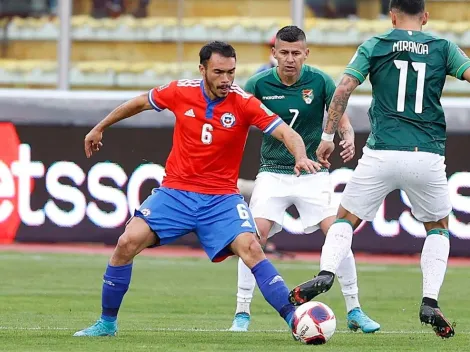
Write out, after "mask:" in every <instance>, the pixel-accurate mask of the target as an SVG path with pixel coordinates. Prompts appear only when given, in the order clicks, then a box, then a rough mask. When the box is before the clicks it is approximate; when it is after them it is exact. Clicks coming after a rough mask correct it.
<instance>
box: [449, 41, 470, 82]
mask: <svg viewBox="0 0 470 352" xmlns="http://www.w3.org/2000/svg"><path fill="white" fill-rule="evenodd" d="M448 44H449V45H448V53H447V74H448V75H450V76H453V77H455V78H457V79H460V80H462V81H463V80H465V81H467V82H470V59H469V58H468V56H467V54H465V52H463V50H462V49H460V48H459V47H458V46H457V44H455V43H453V42H451V41H449V42H448Z"/></svg>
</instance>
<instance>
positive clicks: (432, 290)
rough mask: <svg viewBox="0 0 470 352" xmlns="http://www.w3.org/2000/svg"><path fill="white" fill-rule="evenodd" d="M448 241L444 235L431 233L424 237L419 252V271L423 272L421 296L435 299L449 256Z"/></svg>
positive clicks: (442, 280)
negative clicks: (424, 239) (421, 249)
mask: <svg viewBox="0 0 470 352" xmlns="http://www.w3.org/2000/svg"><path fill="white" fill-rule="evenodd" d="M449 250H450V242H449V239H448V238H447V237H446V236H443V235H441V234H432V235H429V234H428V236H427V237H426V241H424V246H423V251H422V252H421V271H422V272H423V297H428V298H432V299H435V300H436V301H437V297H438V296H439V290H440V289H441V286H442V283H443V282H444V276H445V274H446V269H447V259H448V258H449Z"/></svg>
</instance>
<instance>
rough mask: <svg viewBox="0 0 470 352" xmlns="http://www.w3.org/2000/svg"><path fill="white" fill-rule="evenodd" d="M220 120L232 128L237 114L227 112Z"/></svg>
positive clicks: (223, 124)
mask: <svg viewBox="0 0 470 352" xmlns="http://www.w3.org/2000/svg"><path fill="white" fill-rule="evenodd" d="M220 122H221V123H222V126H224V127H225V128H230V127H232V126H233V125H235V116H234V115H233V114H231V113H229V112H226V113H225V114H223V115H222V117H221V118H220Z"/></svg>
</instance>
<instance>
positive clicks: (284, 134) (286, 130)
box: [271, 121, 321, 176]
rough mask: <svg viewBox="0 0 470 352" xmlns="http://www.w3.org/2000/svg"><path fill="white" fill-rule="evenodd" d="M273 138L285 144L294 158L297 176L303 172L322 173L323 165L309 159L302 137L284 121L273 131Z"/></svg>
mask: <svg viewBox="0 0 470 352" xmlns="http://www.w3.org/2000/svg"><path fill="white" fill-rule="evenodd" d="M271 136H273V137H274V138H276V139H277V140H279V141H281V142H282V143H284V145H285V146H286V148H287V150H289V153H291V154H292V155H293V156H294V158H295V167H294V171H295V174H296V175H297V176H299V175H300V172H301V171H302V170H305V171H308V172H311V173H315V172H317V171H320V169H321V165H320V164H318V163H316V162H314V161H312V160H310V159H308V157H307V152H306V150H305V144H304V141H303V139H302V137H300V135H299V134H298V133H297V132H295V131H294V130H293V129H292V128H291V127H290V126H289V125H287V124H286V123H285V122H284V121H283V122H282V123H280V124H279V125H278V126H277V127H276V128H275V129H274V130H273V131H272V133H271Z"/></svg>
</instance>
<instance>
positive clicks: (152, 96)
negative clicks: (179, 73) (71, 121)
mask: <svg viewBox="0 0 470 352" xmlns="http://www.w3.org/2000/svg"><path fill="white" fill-rule="evenodd" d="M169 86H170V85H168V86H163V87H160V88H158V89H152V90H150V91H149V92H148V93H146V94H142V95H139V96H137V97H135V98H133V99H131V100H128V101H126V102H125V103H123V104H121V105H119V106H118V107H117V108H115V109H114V110H113V111H111V112H110V113H109V114H108V116H106V117H105V118H104V119H103V120H101V121H100V122H99V123H98V124H97V125H96V126H95V127H93V129H92V130H91V131H90V132H89V133H88V134H87V135H86V137H85V154H86V156H87V158H89V157H91V156H92V154H93V152H97V151H99V150H100V148H101V147H102V146H103V143H101V140H102V139H103V132H104V130H105V129H106V128H108V127H110V126H112V125H114V124H115V123H118V122H119V121H122V120H124V119H127V118H129V117H131V116H134V115H137V114H138V113H141V112H143V111H146V110H151V109H155V110H157V111H162V110H163V109H165V108H167V107H169V105H170V101H171V100H172V99H173V94H171V90H170V89H168V91H164V90H165V89H166V88H167V87H169Z"/></svg>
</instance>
